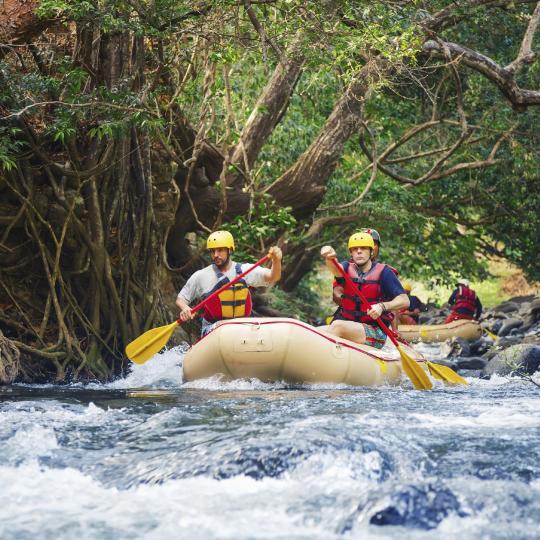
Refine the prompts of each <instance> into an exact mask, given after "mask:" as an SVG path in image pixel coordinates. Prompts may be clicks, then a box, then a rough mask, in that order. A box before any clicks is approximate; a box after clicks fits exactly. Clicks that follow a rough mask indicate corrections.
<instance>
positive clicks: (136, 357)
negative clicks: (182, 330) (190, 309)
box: [126, 321, 178, 364]
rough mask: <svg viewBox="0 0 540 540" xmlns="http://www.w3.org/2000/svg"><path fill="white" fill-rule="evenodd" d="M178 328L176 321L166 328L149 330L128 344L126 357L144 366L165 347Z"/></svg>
mask: <svg viewBox="0 0 540 540" xmlns="http://www.w3.org/2000/svg"><path fill="white" fill-rule="evenodd" d="M177 326H178V323H177V322H176V321H174V322H173V323H171V324H168V325H166V326H158V328H152V330H148V331H147V332H145V333H144V334H143V335H142V336H139V337H138V338H137V339H135V340H133V341H132V342H131V343H129V344H128V346H127V347H126V356H127V357H128V358H129V359H130V360H131V361H132V362H135V363H136V364H144V363H145V362H146V361H147V360H149V359H150V358H152V356H154V354H156V353H157V352H159V351H160V350H161V349H163V347H165V345H166V344H167V341H169V338H170V337H171V334H172V333H173V332H174V329H175V328H176V327H177Z"/></svg>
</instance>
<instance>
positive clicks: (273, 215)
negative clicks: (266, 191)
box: [227, 195, 296, 260]
mask: <svg viewBox="0 0 540 540" xmlns="http://www.w3.org/2000/svg"><path fill="white" fill-rule="evenodd" d="M295 225H296V220H295V218H294V217H293V216H292V214H291V212H290V208H280V207H279V206H277V205H276V204H275V202H274V201H273V199H272V198H271V197H270V196H269V195H262V196H259V197H257V199H256V200H255V201H254V204H253V208H252V210H251V212H250V213H249V214H248V215H247V216H238V217H237V218H236V219H235V220H234V221H232V222H230V223H228V224H227V230H228V231H229V232H230V233H231V234H232V235H233V237H234V239H235V245H236V254H235V256H236V258H237V259H239V260H240V259H248V260H249V259H251V258H252V257H253V255H255V254H259V253H260V252H261V251H264V250H266V249H269V248H270V246H267V245H266V244H265V242H266V239H267V238H275V236H276V234H277V231H291V230H293V229H294V227H295Z"/></svg>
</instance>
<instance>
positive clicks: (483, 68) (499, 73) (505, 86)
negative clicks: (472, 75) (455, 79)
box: [423, 40, 540, 112]
mask: <svg viewBox="0 0 540 540" xmlns="http://www.w3.org/2000/svg"><path fill="white" fill-rule="evenodd" d="M423 50H424V51H425V52H427V53H430V54H435V55H440V56H445V50H446V51H447V53H448V54H449V55H450V58H451V59H452V60H459V61H460V62H463V63H464V64H465V65H466V66H468V67H470V68H471V69H474V70H475V71H478V72H479V73H481V74H482V75H484V77H486V78H487V79H488V80H490V81H491V82H493V83H494V84H495V85H497V86H498V88H499V90H500V91H501V92H502V93H503V95H504V96H505V97H506V98H507V99H508V100H509V101H510V103H511V104H512V106H513V107H514V109H515V110H516V111H518V112H523V111H525V110H526V109H527V107H529V106H531V105H540V92H539V91H536V90H527V89H523V88H520V87H519V86H518V84H517V83H516V81H515V80H514V77H513V73H512V71H509V70H507V69H506V68H504V67H501V66H500V65H499V64H497V63H496V62H495V61H493V60H492V59H491V58H489V57H488V56H485V55H483V54H481V53H479V52H477V51H473V50H472V49H469V48H468V47H464V46H462V45H458V44H457V43H450V42H444V43H443V42H438V41H435V40H428V41H426V42H425V43H424V45H423Z"/></svg>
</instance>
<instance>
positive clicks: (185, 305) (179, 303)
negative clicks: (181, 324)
mask: <svg viewBox="0 0 540 540" xmlns="http://www.w3.org/2000/svg"><path fill="white" fill-rule="evenodd" d="M176 305H177V306H178V307H179V308H180V311H183V310H184V309H188V308H189V304H188V303H187V302H186V301H185V300H184V299H183V298H182V297H181V296H177V297H176Z"/></svg>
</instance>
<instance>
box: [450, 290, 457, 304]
mask: <svg viewBox="0 0 540 540" xmlns="http://www.w3.org/2000/svg"><path fill="white" fill-rule="evenodd" d="M456 295H457V289H454V291H453V292H452V294H451V295H450V298H449V299H448V304H449V305H451V306H453V305H454V303H455V302H456Z"/></svg>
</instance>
